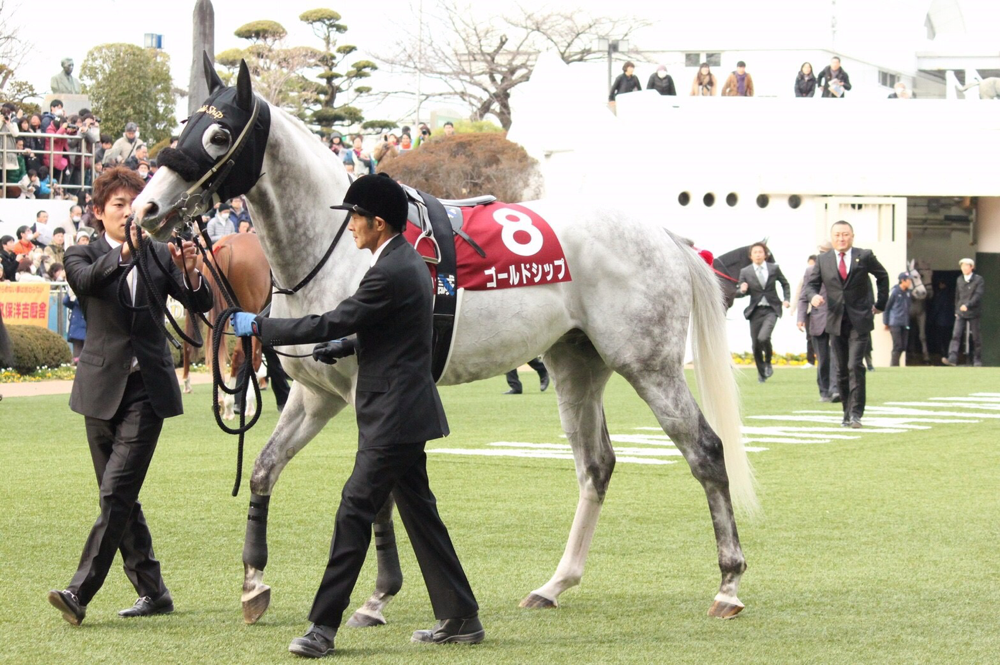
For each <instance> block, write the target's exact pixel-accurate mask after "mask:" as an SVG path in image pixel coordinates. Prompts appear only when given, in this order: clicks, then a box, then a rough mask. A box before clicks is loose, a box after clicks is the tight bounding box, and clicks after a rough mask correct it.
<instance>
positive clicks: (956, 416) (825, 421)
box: [428, 393, 1000, 465]
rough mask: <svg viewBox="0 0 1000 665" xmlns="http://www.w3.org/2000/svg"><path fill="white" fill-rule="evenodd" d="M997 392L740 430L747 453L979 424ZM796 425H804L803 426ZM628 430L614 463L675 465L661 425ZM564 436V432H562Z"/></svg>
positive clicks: (515, 446) (541, 453) (550, 450)
mask: <svg viewBox="0 0 1000 665" xmlns="http://www.w3.org/2000/svg"><path fill="white" fill-rule="evenodd" d="M991 411H1000V393H972V394H971V395H969V396H968V397H931V398H929V400H927V401H923V402H885V403H884V405H883V406H870V407H868V408H867V409H866V417H865V418H864V420H863V422H864V427H863V428H862V429H859V430H854V429H845V428H844V427H842V426H841V425H840V423H841V420H842V418H843V416H842V413H841V412H840V411H831V410H819V409H805V410H797V411H793V412H792V413H790V414H776V415H763V416H750V417H749V418H748V420H753V421H762V420H769V421H785V422H788V423H789V424H787V425H786V424H775V425H753V426H746V427H744V428H743V435H744V439H743V442H744V444H747V446H746V450H747V452H752V453H759V452H764V451H766V450H768V449H767V448H765V447H762V446H760V445H756V446H754V445H750V444H762V443H766V444H778V445H781V444H788V445H814V444H824V445H831V444H836V443H841V442H847V441H852V440H858V439H861V438H863V437H864V435H866V434H868V435H870V434H905V433H907V432H912V431H917V430H928V429H932V426H937V425H951V424H956V423H980V422H983V420H993V419H997V418H1000V413H990V412H991ZM796 423H802V424H801V425H799V424H796ZM633 432H634V433H632V434H611V435H610V438H611V441H612V442H613V443H615V444H617V445H616V446H615V456H616V461H617V462H619V463H624V464H650V465H666V464H676V463H677V462H676V460H675V459H667V458H677V457H681V456H682V454H681V451H680V450H678V449H677V447H676V446H674V445H673V443H672V442H671V441H670V437H668V436H666V435H665V434H664V433H663V430H662V429H660V428H659V427H635V428H633ZM560 438H561V439H563V440H565V439H566V435H565V434H563V435H561V436H560ZM428 452H431V453H443V454H446V455H473V456H481V457H515V458H518V457H519V458H531V459H556V460H572V459H573V452H572V448H571V447H570V445H569V444H567V443H539V442H524V441H494V442H492V443H488V444H486V447H485V448H482V447H480V448H434V449H430V450H428Z"/></svg>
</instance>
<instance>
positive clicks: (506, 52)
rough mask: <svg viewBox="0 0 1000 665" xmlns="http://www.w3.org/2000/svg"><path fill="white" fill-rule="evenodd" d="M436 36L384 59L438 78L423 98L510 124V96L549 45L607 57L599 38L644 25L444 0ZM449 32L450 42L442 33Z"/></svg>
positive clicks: (570, 55)
mask: <svg viewBox="0 0 1000 665" xmlns="http://www.w3.org/2000/svg"><path fill="white" fill-rule="evenodd" d="M440 7H441V12H442V14H443V15H442V16H440V17H438V18H437V19H436V22H438V23H440V24H441V25H440V26H439V27H435V28H433V29H432V30H431V34H434V35H435V36H436V37H435V39H431V40H424V42H423V43H418V42H417V41H416V40H413V41H411V42H409V43H407V44H405V45H404V46H403V47H402V49H401V50H400V51H399V52H398V53H395V54H392V55H390V56H388V57H380V59H381V60H384V61H385V62H387V63H389V64H391V65H393V66H394V67H396V68H398V69H399V70H401V71H403V72H411V73H419V74H421V75H422V76H425V77H427V78H430V79H434V80H437V81H440V82H441V83H442V84H443V85H444V87H446V88H447V91H443V92H438V93H431V94H429V95H427V96H428V97H452V98H457V99H460V100H462V101H463V102H465V103H466V104H467V105H468V106H469V108H470V109H471V111H472V113H471V117H472V119H473V120H482V119H483V118H485V117H486V116H487V115H488V114H490V113H492V114H494V115H496V116H497V118H499V119H500V123H501V124H502V125H503V127H504V128H505V129H509V128H510V123H511V115H510V93H511V90H513V89H514V88H515V87H516V86H518V85H520V84H522V83H524V82H525V81H527V80H529V79H530V78H531V73H532V71H533V69H534V66H535V60H536V59H537V57H538V54H539V53H541V52H542V51H547V50H554V51H556V52H557V53H558V54H559V56H560V57H561V58H562V59H563V61H564V62H567V63H572V62H583V61H587V60H595V59H600V58H602V57H606V55H607V53H606V52H605V51H603V50H600V51H599V50H597V39H598V38H599V37H604V38H610V39H625V38H627V37H629V35H631V34H632V33H633V32H635V31H636V30H638V29H640V28H643V27H646V26H647V25H649V23H648V22H647V21H643V20H639V19H635V18H632V17H620V18H608V17H602V16H589V15H587V14H584V13H582V12H557V11H548V10H528V9H525V8H523V7H515V8H514V9H513V11H512V12H511V15H510V16H503V17H485V18H484V17H482V16H477V15H476V14H475V13H474V11H473V8H472V6H471V5H463V4H460V2H459V0H444V2H442V3H441V6H440ZM444 35H451V36H452V39H451V41H448V40H447V39H445V38H444Z"/></svg>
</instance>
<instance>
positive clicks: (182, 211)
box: [132, 54, 270, 240]
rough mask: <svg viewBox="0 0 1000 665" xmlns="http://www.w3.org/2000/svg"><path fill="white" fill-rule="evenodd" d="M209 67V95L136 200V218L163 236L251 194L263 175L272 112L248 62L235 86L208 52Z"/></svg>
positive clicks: (162, 155)
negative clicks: (216, 206)
mask: <svg viewBox="0 0 1000 665" xmlns="http://www.w3.org/2000/svg"><path fill="white" fill-rule="evenodd" d="M204 67H205V78H206V80H207V81H208V88H209V96H208V99H206V100H205V102H204V103H203V104H202V105H201V108H199V109H198V110H197V111H195V113H194V114H193V115H192V116H191V117H190V118H188V119H187V124H186V126H185V127H184V131H183V132H182V133H181V135H180V138H179V140H178V142H177V148H164V149H163V150H161V151H160V153H159V155H157V163H158V164H159V166H160V168H159V169H158V170H157V172H156V175H155V176H153V178H152V179H151V180H150V181H149V184H147V185H146V187H145V189H143V190H142V192H141V193H140V194H139V196H138V197H136V199H135V202H134V203H133V204H132V209H133V210H135V213H136V222H137V223H139V224H140V225H141V226H142V228H143V229H145V230H146V232H148V233H149V234H150V235H152V236H153V237H154V238H156V239H157V240H165V239H167V238H169V237H170V235H171V234H172V233H173V231H174V229H176V228H177V227H178V226H179V225H181V224H183V223H184V222H185V221H187V220H188V219H191V218H193V217H194V216H195V215H199V214H201V213H203V212H205V211H206V210H209V209H210V208H211V207H212V206H213V204H214V202H215V201H218V200H222V201H225V200H227V199H230V198H233V197H235V196H240V195H242V194H246V193H247V192H248V191H249V190H250V189H251V188H252V187H253V186H254V184H255V183H256V182H257V179H258V178H260V175H261V167H262V164H263V161H264V149H265V148H266V146H267V137H268V131H269V129H270V112H269V109H268V105H267V103H266V102H265V101H263V100H262V99H260V98H258V97H257V96H256V95H254V92H253V86H252V84H251V82H250V70H249V69H248V68H247V65H246V62H245V61H244V62H241V63H240V71H239V75H238V76H237V79H236V86H235V87H227V86H226V85H225V84H223V82H222V79H220V78H219V75H218V74H217V73H216V72H215V66H214V65H213V64H212V61H211V59H210V58H209V57H208V55H207V54H205V58H204Z"/></svg>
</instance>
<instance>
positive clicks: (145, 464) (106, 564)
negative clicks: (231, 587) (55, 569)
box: [66, 372, 167, 605]
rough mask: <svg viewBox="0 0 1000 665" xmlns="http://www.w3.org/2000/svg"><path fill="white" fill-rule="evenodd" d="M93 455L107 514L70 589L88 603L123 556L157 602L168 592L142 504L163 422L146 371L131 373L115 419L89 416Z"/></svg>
mask: <svg viewBox="0 0 1000 665" xmlns="http://www.w3.org/2000/svg"><path fill="white" fill-rule="evenodd" d="M86 426H87V440H88V442H89V443H90V456H91V458H92V460H93V462H94V471H95V472H96V473H97V483H98V485H99V487H100V506H101V514H100V516H99V517H98V518H97V521H96V522H95V523H94V526H93V528H91V530H90V535H89V536H88V537H87V543H86V545H84V548H83V554H82V555H81V557H80V565H79V566H78V568H77V571H76V575H74V576H73V581H72V582H70V584H69V586H68V587H66V588H67V589H68V590H69V591H72V592H73V593H75V594H76V595H77V596H78V597H79V598H80V603H81V604H83V605H87V604H88V603H89V602H90V600H91V599H92V598H93V597H94V596H95V595H96V594H97V591H98V590H99V589H100V588H101V585H103V584H104V579H105V578H106V577H107V575H108V572H109V571H110V570H111V564H112V563H114V559H115V553H116V552H119V551H120V552H121V553H122V561H123V563H124V565H125V575H126V576H127V577H128V579H129V581H130V582H132V586H133V587H135V590H136V593H137V594H138V595H139V596H149V597H150V598H153V599H156V598H159V597H160V596H162V595H163V594H164V593H166V591H167V587H166V586H165V585H164V583H163V577H162V575H161V574H160V562H159V561H157V560H156V558H155V557H154V556H153V538H152V536H151V535H150V533H149V527H148V526H147V525H146V518H145V516H144V515H143V514H142V506H141V505H140V504H139V490H140V489H142V483H143V481H144V480H145V478H146V471H147V470H148V469H149V463H150V460H152V459H153V451H154V450H155V449H156V441H157V439H158V438H159V436H160V430H161V429H162V427H163V419H162V418H160V417H159V416H157V415H156V413H154V412H153V407H152V405H151V404H150V402H149V395H148V394H147V393H146V387H145V385H144V384H143V381H142V374H141V373H140V372H133V373H132V374H130V375H129V378H128V382H127V383H126V385H125V395H124V397H123V398H122V403H121V405H119V407H118V411H117V412H115V415H114V416H113V417H112V418H111V420H101V419H99V418H91V417H89V416H88V417H87V418H86Z"/></svg>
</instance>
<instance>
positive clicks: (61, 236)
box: [45, 226, 66, 263]
mask: <svg viewBox="0 0 1000 665" xmlns="http://www.w3.org/2000/svg"><path fill="white" fill-rule="evenodd" d="M65 243H66V229H64V228H63V227H61V226H57V227H56V228H55V229H53V231H52V242H50V243H49V245H48V247H46V248H45V256H46V257H47V258H48V259H49V261H50V263H62V262H63V257H64V256H65V254H66V244H65Z"/></svg>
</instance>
